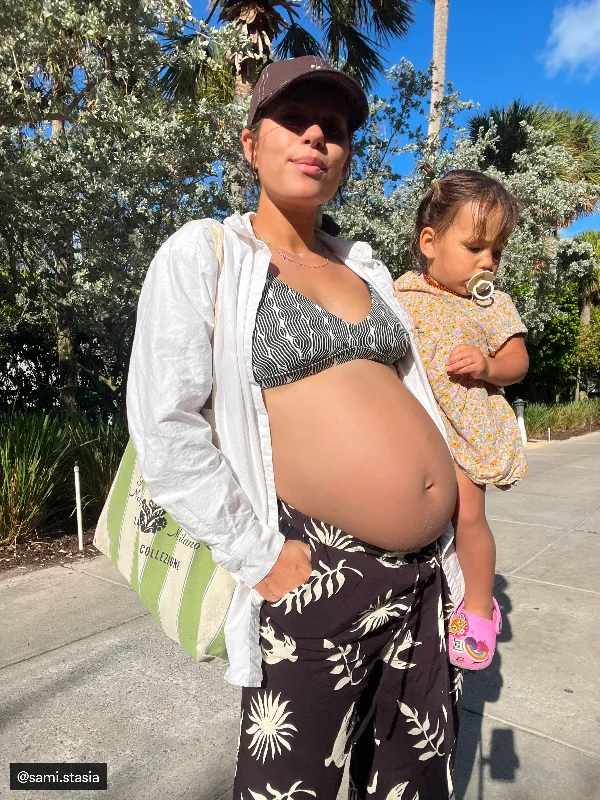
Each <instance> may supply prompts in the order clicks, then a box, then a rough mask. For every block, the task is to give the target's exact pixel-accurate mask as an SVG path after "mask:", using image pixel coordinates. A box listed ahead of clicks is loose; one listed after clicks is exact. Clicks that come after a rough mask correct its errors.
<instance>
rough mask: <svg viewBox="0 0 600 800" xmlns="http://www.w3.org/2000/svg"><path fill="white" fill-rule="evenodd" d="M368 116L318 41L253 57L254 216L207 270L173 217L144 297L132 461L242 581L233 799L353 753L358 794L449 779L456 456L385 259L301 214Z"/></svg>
mask: <svg viewBox="0 0 600 800" xmlns="http://www.w3.org/2000/svg"><path fill="white" fill-rule="evenodd" d="M367 114H368V105H367V100H366V97H365V95H364V92H363V91H362V89H361V88H360V86H359V85H358V84H357V83H356V82H355V81H354V80H352V79H351V78H350V77H348V76H347V75H345V74H343V73H341V72H339V71H337V70H335V69H333V68H332V67H330V66H329V65H328V64H327V63H326V62H324V61H322V60H321V59H319V58H316V57H313V56H306V57H302V58H297V59H290V60H288V61H282V62H278V63H274V64H271V65H269V66H268V67H266V68H265V69H264V70H263V72H262V74H261V77H260V80H259V82H258V84H257V86H256V88H255V90H254V93H253V96H252V102H251V106H250V112H249V117H248V123H247V127H246V128H245V130H244V131H243V133H242V143H243V146H244V152H245V154H246V158H247V159H248V161H249V163H250V165H251V168H252V170H253V172H254V174H255V176H256V178H257V180H258V182H259V184H260V200H259V205H258V210H257V212H256V214H252V213H248V214H245V215H243V216H241V215H239V214H235V215H233V216H232V217H229V218H228V219H226V220H225V222H224V233H225V241H224V265H223V269H222V271H221V273H220V275H219V276H218V264H217V258H216V255H215V253H214V252H213V249H212V240H211V238H210V236H209V235H208V234H207V232H206V231H205V229H204V228H203V227H202V226H200V225H198V224H197V223H194V222H192V223H188V224H187V225H185V226H184V227H183V228H182V229H181V230H180V231H178V232H177V233H176V234H175V235H174V236H172V237H171V238H170V239H169V240H168V241H167V242H166V243H165V244H164V245H163V247H162V248H161V249H160V251H159V252H158V254H157V256H156V258H155V259H154V261H153V263H152V265H151V267H150V270H149V272H148V276H147V278H146V281H145V284H144V287H143V290H142V294H141V297H140V304H139V310H138V322H137V330H136V336H135V342H134V347H133V355H132V361H131V371H130V377H129V385H128V413H129V423H130V429H131V434H132V437H133V440H134V443H135V446H136V449H137V452H138V456H139V459H140V464H141V467H142V472H143V474H144V477H145V479H146V481H147V483H148V486H149V488H150V491H151V493H152V496H153V498H154V500H155V501H156V502H157V503H159V504H160V505H162V506H164V508H165V509H166V510H167V511H169V512H170V513H171V514H172V515H173V517H174V518H175V519H176V520H177V521H178V522H179V523H180V524H181V525H182V526H183V527H184V528H185V530H186V531H187V532H188V533H189V534H190V535H192V536H194V537H195V538H197V539H198V540H201V541H204V542H206V543H207V544H208V545H209V546H210V547H211V548H212V554H213V558H214V560H215V561H216V562H217V563H220V564H221V565H222V566H224V567H225V568H227V569H228V570H230V571H231V572H232V574H233V575H234V577H235V579H236V581H237V583H238V586H237V589H236V593H235V595H234V598H233V601H232V605H231V609H230V612H229V616H228V620H227V624H226V629H225V634H226V641H227V649H228V653H229V658H230V666H229V671H228V678H229V680H230V681H231V682H232V683H235V684H238V685H241V686H243V687H244V689H243V697H242V719H241V735H240V745H239V753H238V763H237V771H236V778H235V785H234V791H233V797H234V800H263V799H264V800H303V799H304V798H307V797H316V798H318V799H319V800H335V798H336V797H337V792H338V789H339V786H340V782H341V778H342V773H343V767H344V764H345V762H346V760H347V758H350V779H351V797H352V798H360V799H361V800H366V798H367V797H368V798H375V800H378V799H379V798H381V800H389V798H401V797H405V798H408V800H413V799H414V798H420V799H421V800H442V799H443V798H449V797H451V796H452V780H451V773H452V764H453V752H454V746H455V741H456V733H457V701H458V693H459V688H460V675H459V674H455V672H454V668H453V667H452V666H451V665H450V664H449V662H448V660H447V654H446V649H445V631H444V616H445V613H447V612H448V611H450V610H451V603H452V602H453V601H454V602H456V601H457V600H460V591H461V575H460V571H459V568H458V566H457V563H456V559H455V556H454V554H453V548H452V547H451V542H452V533H451V527H449V526H448V521H449V520H450V518H451V516H452V513H453V510H454V505H455V500H456V478H455V474H454V466H453V462H452V458H451V455H450V452H449V450H448V447H447V445H446V442H445V440H444V432H443V431H444V429H443V424H442V422H441V419H440V417H439V415H438V412H437V409H436V405H435V401H434V399H433V396H432V394H431V390H430V388H429V385H428V384H427V380H426V377H425V373H424V371H423V368H422V365H421V362H420V359H419V356H418V354H417V353H416V351H415V349H414V346H413V343H412V339H411V337H410V333H409V324H408V321H407V318H406V316H405V314H404V312H403V310H402V308H401V306H400V305H399V303H398V302H397V300H395V299H394V293H393V287H392V281H391V278H390V275H389V273H388V271H387V270H386V268H385V267H384V266H383V264H382V263H381V262H380V261H378V260H377V259H375V258H374V257H373V254H372V252H371V249H370V248H369V247H368V246H367V245H366V244H364V243H360V242H346V241H342V240H338V239H334V238H332V237H329V236H327V235H326V234H324V233H323V232H321V231H318V230H315V221H316V218H317V212H318V210H319V206H321V205H322V204H323V203H326V202H328V201H329V200H330V199H331V198H332V197H333V196H334V195H335V193H336V192H337V191H338V189H339V187H340V184H341V182H342V180H343V178H344V175H345V173H346V172H347V170H348V168H349V163H350V159H351V156H352V137H353V133H354V131H356V130H357V129H358V128H359V127H360V126H361V125H362V124H363V123H364V122H365V121H366V118H367ZM217 276H218V291H217ZM215 299H217V311H216V314H215ZM215 320H216V322H215ZM211 391H212V393H213V400H214V412H215V418H216V430H217V434H218V443H217V444H214V443H213V442H212V441H211V430H210V427H209V425H208V424H207V422H206V421H205V419H204V417H203V416H202V415H201V414H200V410H201V409H202V408H203V407H204V406H205V404H206V401H207V399H208V397H209V395H210V394H211Z"/></svg>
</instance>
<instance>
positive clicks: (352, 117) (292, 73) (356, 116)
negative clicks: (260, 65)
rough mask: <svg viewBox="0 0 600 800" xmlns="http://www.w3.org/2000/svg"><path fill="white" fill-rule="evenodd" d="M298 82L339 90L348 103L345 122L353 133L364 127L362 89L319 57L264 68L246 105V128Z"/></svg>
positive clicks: (366, 111) (365, 113)
mask: <svg viewBox="0 0 600 800" xmlns="http://www.w3.org/2000/svg"><path fill="white" fill-rule="evenodd" d="M300 80H319V81H322V82H323V83H330V84H334V85H335V86H336V87H337V88H339V89H341V90H342V91H343V92H344V93H345V95H346V100H347V101H348V112H349V113H348V122H349V126H350V130H352V131H355V130H357V129H358V128H360V127H361V125H364V124H365V122H366V121H367V117H368V116H369V103H368V101H367V96H366V94H365V93H364V90H363V88H362V86H361V85H360V84H359V83H358V82H357V81H355V80H354V78H351V77H350V75H346V73H345V72H341V71H340V70H339V69H335V68H334V67H332V66H331V64H328V63H327V61H323V59H322V58H319V56H300V57H299V58H288V59H286V60H285V61H274V62H273V63H272V64H268V65H267V66H266V67H265V68H264V69H263V71H262V72H261V74H260V78H259V79H258V81H257V84H256V86H255V87H254V91H253V92H252V100H251V102H250V110H249V112H248V122H247V125H248V127H250V125H252V124H253V123H254V122H257V120H259V119H260V117H261V112H262V110H263V109H264V107H265V106H266V105H267V104H268V103H270V102H271V101H272V100H274V99H275V98H276V97H278V96H279V95H280V94H281V93H282V92H283V91H284V90H285V89H287V88H288V86H290V84H291V83H294V82H295V81H300Z"/></svg>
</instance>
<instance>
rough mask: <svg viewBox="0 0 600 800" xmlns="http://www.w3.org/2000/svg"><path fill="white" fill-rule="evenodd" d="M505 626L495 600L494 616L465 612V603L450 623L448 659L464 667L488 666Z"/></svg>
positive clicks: (457, 610)
mask: <svg viewBox="0 0 600 800" xmlns="http://www.w3.org/2000/svg"><path fill="white" fill-rule="evenodd" d="M501 629H502V615H501V614H500V609H499V608H498V603H497V602H496V600H494V611H493V613H492V619H484V618H483V617H478V616H477V614H472V613H471V612H470V611H465V605H464V603H461V604H460V605H459V607H458V608H457V609H456V611H455V612H454V614H453V615H452V617H451V618H450V624H449V625H448V631H449V633H448V658H449V659H450V663H451V664H454V665H455V666H457V667H463V669H485V668H486V667H489V665H490V664H491V663H492V658H493V657H494V653H495V652H496V636H497V635H498V634H499V633H500V631H501Z"/></svg>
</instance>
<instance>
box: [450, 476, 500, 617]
mask: <svg viewBox="0 0 600 800" xmlns="http://www.w3.org/2000/svg"><path fill="white" fill-rule="evenodd" d="M456 479H457V482H458V500H457V503H456V509H455V511H454V517H453V518H452V523H453V525H454V533H455V537H456V541H455V545H456V554H457V555H458V560H459V562H460V566H461V569H462V571H463V575H464V578H465V599H464V604H465V609H466V610H467V611H471V613H473V614H477V616H479V617H483V618H484V619H492V611H493V605H492V603H493V601H492V594H493V589H494V575H495V568H496V543H495V542H494V536H493V534H492V531H491V530H490V526H489V525H488V524H487V520H486V518H485V485H484V486H480V485H478V484H476V483H473V481H471V480H470V478H467V476H466V475H465V474H464V472H463V471H462V470H461V469H460V468H459V467H456Z"/></svg>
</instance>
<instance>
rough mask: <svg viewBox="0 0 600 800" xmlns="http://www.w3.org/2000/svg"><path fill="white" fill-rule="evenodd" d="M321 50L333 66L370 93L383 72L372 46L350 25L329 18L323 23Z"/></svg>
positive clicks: (374, 43) (381, 63)
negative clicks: (355, 80)
mask: <svg viewBox="0 0 600 800" xmlns="http://www.w3.org/2000/svg"><path fill="white" fill-rule="evenodd" d="M323 29H324V40H325V46H326V48H327V51H328V53H329V56H330V58H331V61H332V62H333V63H334V64H337V65H338V66H340V67H341V69H343V70H344V72H347V73H348V74H349V75H352V76H353V77H354V78H356V79H357V80H358V82H359V83H360V84H361V85H362V86H363V87H364V88H365V89H370V88H371V86H372V85H373V83H374V82H375V79H376V78H377V74H378V73H380V72H382V71H383V69H384V64H383V60H382V59H381V57H380V56H379V54H378V52H377V50H376V47H377V43H376V42H374V41H373V40H372V39H371V38H370V37H369V36H367V35H366V34H364V33H362V32H361V31H360V30H358V29H357V28H355V27H354V26H353V25H352V24H351V23H348V22H345V21H342V20H339V19H334V18H333V17H329V19H327V20H326V21H325V23H324V26H323Z"/></svg>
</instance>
